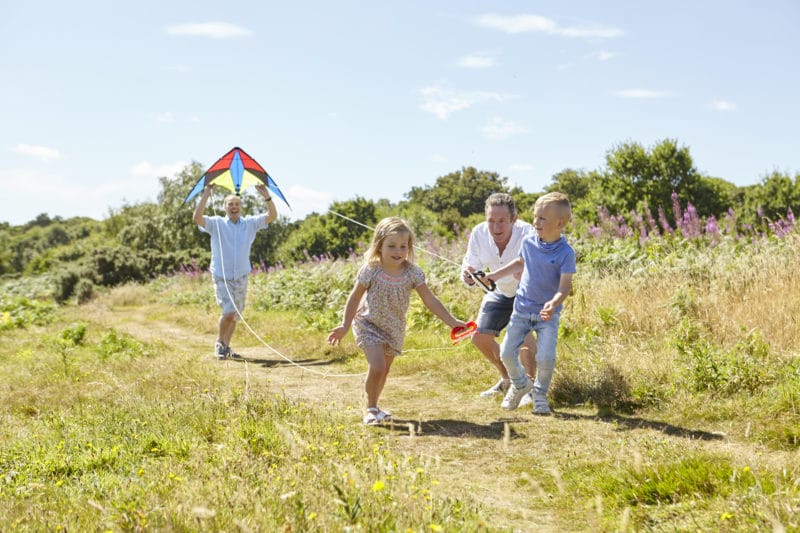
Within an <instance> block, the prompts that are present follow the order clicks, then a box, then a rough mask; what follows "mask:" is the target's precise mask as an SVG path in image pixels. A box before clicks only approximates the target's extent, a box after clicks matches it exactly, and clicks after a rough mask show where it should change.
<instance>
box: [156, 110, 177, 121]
mask: <svg viewBox="0 0 800 533" xmlns="http://www.w3.org/2000/svg"><path fill="white" fill-rule="evenodd" d="M156 120H157V121H158V122H167V123H172V122H175V114H174V113H173V112H172V111H165V112H164V113H159V114H158V115H156Z"/></svg>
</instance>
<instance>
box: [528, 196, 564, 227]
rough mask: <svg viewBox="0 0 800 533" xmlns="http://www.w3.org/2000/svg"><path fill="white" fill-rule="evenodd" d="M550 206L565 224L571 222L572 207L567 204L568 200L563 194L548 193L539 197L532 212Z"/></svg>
mask: <svg viewBox="0 0 800 533" xmlns="http://www.w3.org/2000/svg"><path fill="white" fill-rule="evenodd" d="M551 205H552V206H554V207H555V208H556V209H557V210H558V215H559V216H560V217H561V218H563V219H564V221H565V222H569V221H570V220H572V206H571V205H570V204H569V198H568V197H567V195H566V194H564V193H563V192H549V193H547V194H545V195H543V196H540V197H539V198H538V199H537V200H536V203H535V204H533V210H534V212H535V211H536V210H537V209H544V208H545V207H548V206H551Z"/></svg>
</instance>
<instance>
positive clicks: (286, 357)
mask: <svg viewBox="0 0 800 533" xmlns="http://www.w3.org/2000/svg"><path fill="white" fill-rule="evenodd" d="M215 211H216V209H215ZM328 211H329V212H330V213H332V214H334V215H336V216H338V217H341V218H343V219H345V220H348V221H350V222H352V223H354V224H357V225H359V226H362V227H364V228H366V229H368V230H371V231H374V230H375V228H372V227H370V226H367V225H366V224H364V223H362V222H359V221H357V220H355V219H352V218H350V217H348V216H345V215H343V214H341V213H337V212H336V211H333V210H330V209H329V210H328ZM216 228H217V246H218V249H219V260H220V266H221V268H222V281H223V283H224V285H225V291H226V293H227V294H228V298H229V299H230V301H231V303H232V304H233V309H234V310H235V311H236V315H237V317H238V318H239V320H240V322H242V324H243V325H244V326H245V328H247V330H248V331H249V332H250V333H251V334H252V335H253V337H255V338H256V339H257V340H258V341H259V342H261V344H263V345H264V346H265V347H267V348H268V349H269V350H271V351H272V352H273V353H275V354H277V355H278V356H279V357H281V358H282V359H283V360H285V361H286V362H288V363H289V364H291V365H293V366H296V367H298V368H300V369H303V370H307V371H309V372H311V373H312V374H317V375H319V376H322V377H326V378H330V377H333V378H345V377H358V376H364V375H365V374H366V372H361V373H358V374H330V373H327V372H319V371H317V370H314V369H312V368H308V366H307V365H301V364H300V363H297V362H296V361H294V360H292V359H291V358H290V357H288V356H286V355H284V354H283V353H281V352H280V351H279V350H277V349H276V348H274V347H273V346H271V345H270V344H269V343H268V342H267V341H266V340H264V339H263V338H262V337H261V336H260V335H259V334H258V333H257V332H256V331H255V330H254V329H253V328H252V327H251V326H250V324H249V323H248V322H247V320H246V319H245V318H244V315H242V313H241V311H240V310H239V308H238V306H237V305H236V301H235V300H234V298H233V295H232V294H231V291H230V287H229V286H228V279H227V278H226V277H225V259H224V257H223V254H222V233H221V231H220V229H219V225H218V224H217V225H216ZM414 248H416V249H418V250H420V251H422V252H425V253H427V254H429V255H432V256H434V257H437V258H439V259H441V260H443V261H446V262H448V263H452V264H454V265H456V266H458V267H459V268H460V267H461V265H460V264H458V263H456V262H455V261H453V260H452V259H449V258H447V257H444V256H441V255H439V254H436V253H434V252H431V251H430V250H427V249H426V248H423V247H421V246H417V245H414ZM453 348H455V347H454V346H452V347H448V348H412V349H410V350H403V353H411V352H429V351H441V350H445V349H453ZM245 363H246V361H245Z"/></svg>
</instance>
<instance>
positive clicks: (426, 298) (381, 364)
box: [328, 217, 466, 425]
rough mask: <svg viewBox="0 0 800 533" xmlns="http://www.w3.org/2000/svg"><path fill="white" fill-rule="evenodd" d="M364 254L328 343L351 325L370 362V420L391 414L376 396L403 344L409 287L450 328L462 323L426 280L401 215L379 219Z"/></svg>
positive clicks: (366, 419)
mask: <svg viewBox="0 0 800 533" xmlns="http://www.w3.org/2000/svg"><path fill="white" fill-rule="evenodd" d="M364 259H365V260H364V265H363V266H362V267H361V268H360V269H359V271H358V275H357V279H356V283H355V286H354V287H353V290H352V291H351V292H350V296H349V297H348V298H347V304H346V305H345V307H344V318H343V320H342V325H341V326H339V327H336V328H334V329H333V330H331V332H330V335H328V343H329V344H332V345H336V344H338V343H339V342H340V341H341V340H342V337H344V336H345V335H346V334H347V330H349V329H350V325H351V324H352V325H353V333H354V334H355V337H356V344H357V345H358V346H359V348H361V349H362V350H364V355H365V356H366V358H367V364H368V365H369V371H368V372H367V382H366V384H365V387H364V388H365V390H366V393H367V414H366V415H364V423H365V424H367V425H373V424H381V423H383V422H389V421H390V420H391V414H389V413H388V412H386V411H382V410H380V409H379V408H378V397H379V396H380V395H381V391H382V390H383V386H384V384H385V383H386V377H387V376H388V375H389V368H391V366H392V362H393V361H394V357H395V356H396V355H400V353H401V352H402V350H403V339H404V338H405V334H406V312H407V311H408V303H409V298H410V296H411V290H412V289H416V291H417V294H419V296H420V298H422V302H423V303H424V304H425V306H426V307H427V308H428V309H430V310H431V312H432V313H433V314H435V315H436V316H438V317H439V318H440V319H441V320H442V321H443V322H444V323H445V324H447V325H448V326H450V327H451V328H452V327H457V326H458V327H465V326H466V324H465V323H464V322H462V321H460V320H458V319H456V318H454V317H453V315H451V314H450V312H449V311H448V310H447V308H446V307H445V306H444V305H443V304H442V302H440V301H439V299H438V298H436V296H434V295H433V293H432V292H431V290H430V289H429V288H428V286H427V285H426V284H425V273H424V272H422V270H421V269H420V268H419V267H418V266H417V265H415V264H414V234H413V232H412V231H411V228H410V227H409V225H408V223H407V222H406V221H405V220H403V219H402V218H398V217H388V218H384V219H383V220H381V221H380V222H379V223H378V226H377V227H376V228H375V234H374V235H373V237H372V244H371V245H370V247H369V250H367V253H366V256H365V258H364ZM365 294H366V298H364V299H363V301H362V297H363V296H364V295H365Z"/></svg>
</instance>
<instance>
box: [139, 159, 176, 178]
mask: <svg viewBox="0 0 800 533" xmlns="http://www.w3.org/2000/svg"><path fill="white" fill-rule="evenodd" d="M186 165H187V163H186V162H185V161H175V162H174V163H167V164H164V165H154V164H152V163H150V162H148V161H142V162H140V163H136V164H135V165H133V166H132V167H131V168H130V169H128V174H130V175H131V176H133V177H135V178H160V177H168V178H171V177H173V176H175V175H176V174H177V173H178V172H180V171H181V170H183V169H184V167H186Z"/></svg>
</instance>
